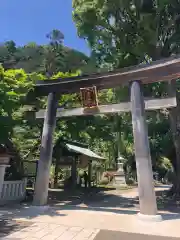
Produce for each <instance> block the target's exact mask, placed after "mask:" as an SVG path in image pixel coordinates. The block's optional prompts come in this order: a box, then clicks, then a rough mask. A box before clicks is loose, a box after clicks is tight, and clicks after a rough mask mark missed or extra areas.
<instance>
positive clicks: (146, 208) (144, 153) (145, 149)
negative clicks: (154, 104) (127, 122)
mask: <svg viewBox="0 0 180 240" xmlns="http://www.w3.org/2000/svg"><path fill="white" fill-rule="evenodd" d="M131 107H132V109H131V112H132V125H133V135H134V149H135V157H136V168H137V178H138V189H139V203H140V214H139V215H141V216H143V215H150V216H152V218H153V216H154V217H155V216H157V204H156V196H155V191H154V183H153V172H152V163H151V156H150V148H149V140H148V131H147V124H146V118H145V110H144V99H143V95H142V92H141V86H140V83H139V82H138V81H134V82H133V83H132V85H131ZM157 217H159V216H157Z"/></svg>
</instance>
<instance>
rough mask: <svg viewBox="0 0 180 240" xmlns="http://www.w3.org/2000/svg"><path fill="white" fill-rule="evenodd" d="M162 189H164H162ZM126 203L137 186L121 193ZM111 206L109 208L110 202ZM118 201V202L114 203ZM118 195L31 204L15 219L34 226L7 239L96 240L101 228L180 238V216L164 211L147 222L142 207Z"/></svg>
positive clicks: (19, 211) (135, 192) (18, 211)
mask: <svg viewBox="0 0 180 240" xmlns="http://www.w3.org/2000/svg"><path fill="white" fill-rule="evenodd" d="M161 189H162V188H161ZM120 197H121V199H124V201H125V202H126V203H128V201H130V199H135V198H136V197H137V189H135V190H132V191H130V192H129V191H128V192H127V193H124V194H121V196H120ZM107 201H108V206H109V207H106V202H107ZM113 201H114V202H113ZM117 201H119V202H120V201H121V200H119V198H118V196H112V197H110V198H107V200H106V199H105V200H104V201H103V202H102V203H101V205H102V207H100V206H99V205H97V204H96V203H94V204H92V205H90V206H85V205H83V204H80V205H78V206H77V205H76V206H68V205H67V206H62V205H61V206H56V207H50V208H36V207H27V208H22V209H21V210H16V211H14V212H13V215H14V219H16V220H18V221H29V222H31V223H32V225H31V226H29V227H27V228H25V229H22V230H20V231H18V232H15V233H12V234H10V235H9V236H8V237H6V238H3V239H4V240H5V239H6V240H7V239H9V240H16V239H17V240H18V239H19V240H20V239H25V240H39V239H42V240H46V239H49V240H50V239H52V240H53V239H54V240H55V239H57V240H93V239H94V238H95V236H96V235H97V234H98V232H99V231H100V229H104V230H105V229H106V230H113V231H122V232H132V233H143V234H150V235H160V236H174V237H180V231H179V226H180V215H179V214H175V213H170V212H162V216H163V221H161V222H143V221H140V220H139V219H138V217H137V212H138V209H137V208H136V207H134V206H133V207H129V206H128V205H127V206H126V205H124V204H123V205H121V204H120V207H118V206H117V205H118V204H117Z"/></svg>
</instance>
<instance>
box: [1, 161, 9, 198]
mask: <svg viewBox="0 0 180 240" xmlns="http://www.w3.org/2000/svg"><path fill="white" fill-rule="evenodd" d="M6 167H8V165H0V196H1V193H2V189H3V183H4V175H5V170H6Z"/></svg>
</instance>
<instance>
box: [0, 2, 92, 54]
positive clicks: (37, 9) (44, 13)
mask: <svg viewBox="0 0 180 240" xmlns="http://www.w3.org/2000/svg"><path fill="white" fill-rule="evenodd" d="M0 1H1V4H0V6H1V13H0V29H1V31H0V32H1V34H0V42H4V41H7V40H13V41H15V42H16V44H17V45H24V44H26V43H28V42H36V43H38V44H44V43H47V39H46V34H47V33H49V32H50V31H51V30H52V29H59V30H61V31H62V32H63V33H64V35H65V41H64V44H65V45H66V46H69V47H71V48H75V49H78V50H80V51H82V52H84V53H86V54H88V53H89V49H88V47H87V44H86V42H85V41H84V40H82V39H79V38H78V36H77V31H76V27H75V25H74V23H73V21H72V14H71V13H72V0H30V1H27V0H26V1H25V0H0Z"/></svg>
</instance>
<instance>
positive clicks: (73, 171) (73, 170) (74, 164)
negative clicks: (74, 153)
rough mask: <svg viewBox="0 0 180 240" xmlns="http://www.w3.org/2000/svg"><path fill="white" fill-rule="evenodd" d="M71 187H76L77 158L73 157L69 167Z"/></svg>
mask: <svg viewBox="0 0 180 240" xmlns="http://www.w3.org/2000/svg"><path fill="white" fill-rule="evenodd" d="M71 177H72V187H73V188H75V187H76V186H77V157H73V159H72V166H71Z"/></svg>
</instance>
